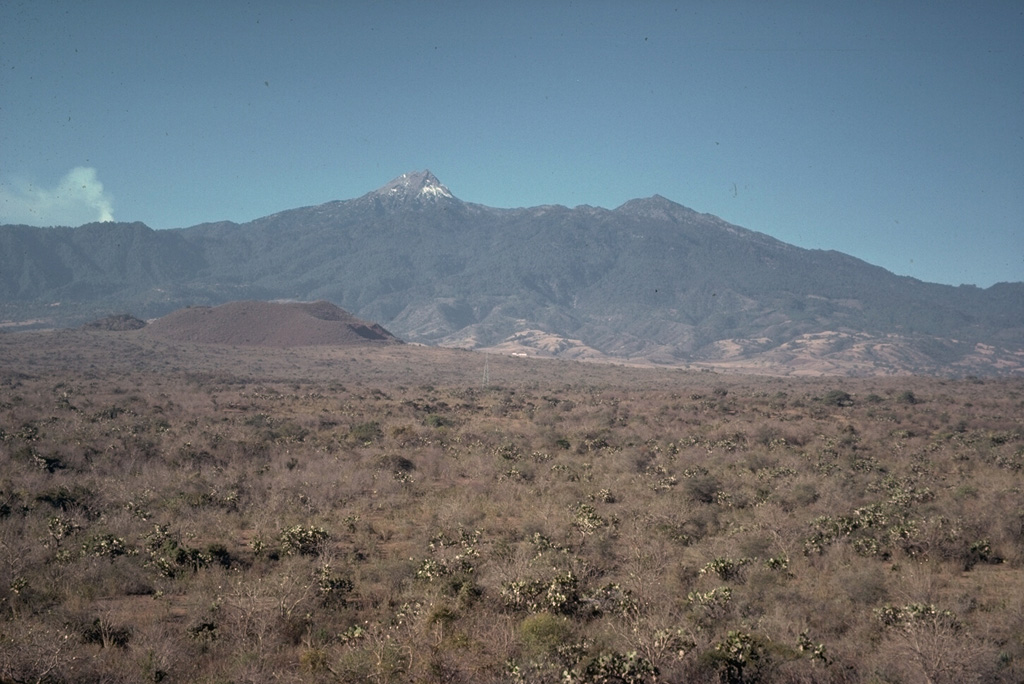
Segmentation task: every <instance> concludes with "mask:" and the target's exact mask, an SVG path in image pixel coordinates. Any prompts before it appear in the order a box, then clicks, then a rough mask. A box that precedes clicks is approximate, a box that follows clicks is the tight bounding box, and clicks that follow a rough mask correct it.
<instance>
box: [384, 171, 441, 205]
mask: <svg viewBox="0 0 1024 684" xmlns="http://www.w3.org/2000/svg"><path fill="white" fill-rule="evenodd" d="M377 192H378V194H380V195H385V196H390V197H429V198H433V199H437V198H442V197H443V198H447V199H453V198H454V195H452V193H451V191H449V190H448V188H446V187H445V186H444V184H443V183H441V181H439V180H438V179H437V176H435V175H434V174H432V173H431V172H430V171H411V172H409V173H403V174H402V175H401V176H399V177H398V178H396V179H394V180H393V181H391V182H390V183H388V184H387V185H385V186H384V187H383V188H381V189H380V190H378V191H377Z"/></svg>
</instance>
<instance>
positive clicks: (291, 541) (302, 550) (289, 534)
mask: <svg viewBox="0 0 1024 684" xmlns="http://www.w3.org/2000/svg"><path fill="white" fill-rule="evenodd" d="M328 539H330V535H329V534H328V533H327V530H325V529H324V528H322V527H313V526H309V527H303V526H302V525H293V526H292V527H289V528H288V529H286V530H284V531H282V532H281V535H280V536H279V537H278V540H279V541H280V542H281V552H282V553H284V554H285V555H287V556H294V555H295V554H299V555H302V556H319V555H320V552H321V550H322V549H323V545H324V544H326V543H327V540H328Z"/></svg>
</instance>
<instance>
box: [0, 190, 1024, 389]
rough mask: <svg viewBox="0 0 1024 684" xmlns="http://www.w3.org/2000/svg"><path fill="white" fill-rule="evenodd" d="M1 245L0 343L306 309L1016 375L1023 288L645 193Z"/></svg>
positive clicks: (662, 358)
mask: <svg viewBox="0 0 1024 684" xmlns="http://www.w3.org/2000/svg"><path fill="white" fill-rule="evenodd" d="M0 246H2V247H3V250H2V252H0V260H2V261H0V302H2V309H0V319H2V320H3V321H5V323H4V325H6V326H7V327H8V328H16V327H29V326H35V327H45V326H54V325H57V326H60V325H78V324H81V323H82V322H84V321H86V320H91V319H95V318H96V317H98V316H102V315H105V314H108V313H110V312H111V311H112V310H116V311H131V312H132V313H133V314H134V315H136V316H140V317H144V318H151V317H155V316H161V315H164V314H167V313H169V312H171V311H173V310H175V309H179V308H182V307H185V306H209V305H217V304H221V303H224V302H228V301H236V300H273V299H290V300H301V301H309V300H321V299H322V300H327V301H330V302H333V303H334V304H336V305H338V306H340V307H343V308H344V309H345V310H347V311H351V312H352V313H353V314H354V315H356V316H359V317H361V318H364V319H367V320H373V321H377V322H379V323H380V324H381V325H383V326H385V327H386V328H387V329H389V330H391V331H393V332H394V333H395V334H396V335H398V336H400V337H401V338H403V339H405V340H408V341H412V342H419V343H424V344H431V345H442V346H457V347H466V348H490V349H493V350H496V351H505V352H509V353H522V354H530V355H555V356H568V357H571V358H594V359H599V358H600V359H608V360H613V361H617V362H630V363H644V364H665V365H691V366H711V367H728V368H732V369H735V370H741V371H755V372H769V373H776V374H789V373H807V374H816V373H829V374H880V373H883V374H884V373H906V372H916V373H936V374H954V375H966V374H976V375H987V374H1008V373H1009V374H1013V373H1019V372H1024V370H1022V369H1024V283H1002V284H997V285H995V286H992V287H990V288H987V289H980V288H976V287H971V286H961V287H951V286H946V285H937V284H932V283H924V282H921V281H918V280H915V279H912V278H907V277H900V276H896V275H894V274H892V273H890V272H888V271H885V270H884V269H882V268H879V267H876V266H872V265H870V264H868V263H865V262H863V261H860V260H858V259H855V258H853V257H850V256H848V255H845V254H841V253H838V252H833V251H821V250H807V249H802V248H798V247H795V246H792V245H788V244H786V243H783V242H780V241H778V240H775V239H773V238H771V237H769V236H767V235H764V234H762V233H757V232H754V231H751V230H747V229H745V228H741V227H738V226H734V225H731V224H728V223H726V222H725V221H722V220H721V219H719V218H717V217H714V216H711V215H708V214H701V213H698V212H696V211H694V210H692V209H688V208H686V207H684V206H682V205H680V204H677V203H675V202H672V201H670V200H668V199H666V198H664V197H661V196H658V195H655V196H653V197H649V198H645V199H635V200H631V201H629V202H626V203H625V204H623V205H622V206H620V207H617V208H615V209H604V208H599V207H590V206H580V207H575V208H567V207H563V206H557V205H550V206H541V207H532V208H519V209H496V208H492V207H486V206H483V205H479V204H473V203H471V202H465V201H462V200H460V199H459V198H457V197H456V196H455V195H454V194H453V193H452V192H451V191H450V190H449V189H448V188H447V187H445V186H444V185H443V184H442V183H441V182H440V181H439V180H438V179H437V178H435V177H434V176H433V175H432V174H430V173H429V172H420V173H411V174H405V175H404V176H401V177H399V178H396V179H395V180H393V181H391V182H390V183H388V184H386V185H385V186H383V187H382V188H380V189H378V190H376V191H373V192H370V193H367V194H366V195H363V196H362V197H359V198H355V199H350V200H344V201H335V202H328V203H326V204H321V205H317V206H312V207H304V208H299V209H292V210H288V211H282V212H279V213H277V214H273V215H271V216H267V217H263V218H260V219H257V220H255V221H252V222H250V223H247V224H244V225H238V224H233V223H226V222H221V223H210V224H202V225H198V226H194V227H191V228H187V229H182V230H172V231H159V232H156V231H152V230H149V229H148V228H146V227H145V226H141V225H140V224H113V225H110V224H93V225H90V226H83V227H81V228H77V229H69V228H60V229H31V228H25V227H3V228H0ZM530 331H535V332H530ZM527 333H529V334H527ZM532 340H543V342H542V343H539V344H534V343H533V342H532Z"/></svg>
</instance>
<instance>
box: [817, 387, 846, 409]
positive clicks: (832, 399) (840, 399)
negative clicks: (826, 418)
mask: <svg viewBox="0 0 1024 684" xmlns="http://www.w3.org/2000/svg"><path fill="white" fill-rule="evenodd" d="M821 403H823V404H825V405H826V406H853V397H852V396H850V393H849V392H844V391H843V390H831V391H829V392H827V393H826V394H825V396H823V397H822V398H821Z"/></svg>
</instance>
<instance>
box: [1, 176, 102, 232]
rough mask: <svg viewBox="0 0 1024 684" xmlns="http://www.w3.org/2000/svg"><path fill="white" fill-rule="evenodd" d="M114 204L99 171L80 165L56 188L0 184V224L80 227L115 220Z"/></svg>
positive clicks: (27, 184)
mask: <svg viewBox="0 0 1024 684" xmlns="http://www.w3.org/2000/svg"><path fill="white" fill-rule="evenodd" d="M113 220H114V205H113V201H112V200H111V199H110V196H109V195H107V194H106V193H105V192H103V183H100V181H99V179H98V178H97V177H96V169H93V168H90V167H87V166H77V167H75V168H73V169H71V171H69V172H68V173H67V175H66V176H64V178H62V179H61V181H60V183H58V184H57V187H55V188H42V187H39V186H38V185H33V184H31V183H25V182H13V183H2V184H0V223H23V224H26V225H30V226H78V225H81V224H83V223H90V222H92V221H113Z"/></svg>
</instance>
